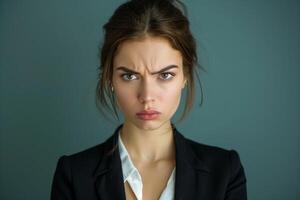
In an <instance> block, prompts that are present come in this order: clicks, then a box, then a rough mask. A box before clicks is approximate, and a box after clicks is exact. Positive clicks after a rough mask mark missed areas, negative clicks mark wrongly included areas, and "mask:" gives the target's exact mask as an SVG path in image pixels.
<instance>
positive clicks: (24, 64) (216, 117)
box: [0, 0, 300, 200]
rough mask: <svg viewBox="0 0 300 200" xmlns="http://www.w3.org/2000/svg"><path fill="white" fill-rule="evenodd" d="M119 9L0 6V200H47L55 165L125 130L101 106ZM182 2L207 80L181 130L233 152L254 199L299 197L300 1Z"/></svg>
mask: <svg viewBox="0 0 300 200" xmlns="http://www.w3.org/2000/svg"><path fill="white" fill-rule="evenodd" d="M122 2H124V1H120V0H118V1H117V0H114V1H103V0H102V1H100V0H98V1H96V0H90V1H79V0H72V1H67V0H51V1H46V0H26V1H25V0H2V1H1V3H0V67H1V71H0V89H1V91H0V109H1V110H0V111H1V112H0V113H1V114H0V131H1V135H0V139H1V140H0V141H1V143H0V156H1V160H0V161H1V164H0V178H1V179H0V181H1V182H0V199H3V200H10V199H13V200H21V199H28V200H29V199H30V200H32V199H39V200H40V199H49V194H50V189H51V182H52V177H53V173H54V170H55V167H56V164H57V159H58V157H59V156H61V155H68V154H72V153H76V152H78V151H81V150H84V149H86V148H89V147H91V146H94V145H96V144H99V143H101V142H103V141H104V140H105V139H106V138H107V137H109V136H110V135H111V134H112V133H113V131H114V129H115V127H116V126H117V125H118V124H119V122H112V123H111V122H108V121H105V120H104V118H103V116H102V115H101V113H99V111H97V109H96V106H95V101H94V98H95V87H96V83H97V72H98V71H97V67H98V65H99V64H98V57H97V54H98V46H99V45H100V44H101V41H102V36H103V32H102V25H103V24H104V23H105V22H106V21H107V20H108V17H109V16H110V15H111V14H112V13H113V11H114V10H115V9H116V7H117V6H118V5H119V4H120V3H122ZM184 2H185V4H186V6H187V8H188V10H189V18H190V21H191V29H192V31H193V33H194V35H195V37H196V38H197V42H198V45H199V57H200V59H201V61H200V63H201V64H202V65H203V66H204V67H205V68H206V69H207V73H205V74H202V75H201V78H202V82H203V87H204V104H203V106H202V107H199V106H197V104H198V103H199V102H200V93H199V87H198V86H197V89H198V95H197V98H196V104H195V106H194V108H193V110H192V112H191V113H190V115H189V117H188V118H187V119H186V120H185V121H184V122H183V123H181V124H178V125H177V128H178V129H179V131H181V132H182V133H183V134H184V135H185V136H186V137H188V138H191V139H194V140H196V141H198V142H201V143H205V144H210V145H214V146H219V147H223V148H226V149H235V150H237V151H238V152H239V155H240V157H241V161H242V163H243V165H244V168H245V171H246V176H247V180H248V182H247V186H248V198H249V199H253V200H266V199H272V200H282V199H288V200H296V199H300V179H299V178H300V159H299V158H300V156H299V152H300V145H299V144H300V104H299V103H300V78H299V75H300V68H299V67H300V65H299V64H300V55H299V52H300V43H299V42H300V41H299V40H300V39H299V38H300V37H299V35H300V22H299V21H300V20H299V19H300V1H296V0H295V1H292V0H287V1H282V0H280V1H279V0H277V1H276V0H274V1H261V0H251V1H250V0H248V1H241V0H240V1H238V0H227V1H224V0H219V1H215V0H198V1H196V0H186V1H184ZM181 108H182V105H181V107H180V108H179V110H180V109H181ZM179 110H178V113H176V116H180V114H181V112H179ZM181 110H182V109H181ZM176 116H175V117H176Z"/></svg>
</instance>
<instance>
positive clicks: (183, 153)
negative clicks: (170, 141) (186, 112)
mask: <svg viewBox="0 0 300 200" xmlns="http://www.w3.org/2000/svg"><path fill="white" fill-rule="evenodd" d="M173 133H174V140H175V148H176V174H175V200H187V199H205V193H206V192H207V191H205V189H206V188H205V184H206V183H207V180H208V178H209V175H210V170H209V168H208V167H207V166H206V165H205V164H204V163H203V161H202V160H201V158H199V157H197V156H196V155H195V153H194V151H193V150H192V148H191V146H190V145H189V144H188V141H187V139H186V138H184V136H183V135H182V134H181V133H179V131H177V129H176V128H175V127H174V128H173Z"/></svg>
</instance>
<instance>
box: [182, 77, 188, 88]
mask: <svg viewBox="0 0 300 200" xmlns="http://www.w3.org/2000/svg"><path fill="white" fill-rule="evenodd" d="M186 83H187V80H186V79H184V81H183V85H182V89H184V88H185V86H186Z"/></svg>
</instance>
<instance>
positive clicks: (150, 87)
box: [138, 79, 155, 106]
mask: <svg viewBox="0 0 300 200" xmlns="http://www.w3.org/2000/svg"><path fill="white" fill-rule="evenodd" d="M154 90H155V87H154V84H153V83H151V82H150V80H146V79H144V80H143V81H142V82H141V84H140V86H139V92H138V99H139V101H140V102H141V103H142V104H146V105H148V104H151V103H153V102H154V100H155V97H154V93H155V91H154ZM149 106H151V105H149Z"/></svg>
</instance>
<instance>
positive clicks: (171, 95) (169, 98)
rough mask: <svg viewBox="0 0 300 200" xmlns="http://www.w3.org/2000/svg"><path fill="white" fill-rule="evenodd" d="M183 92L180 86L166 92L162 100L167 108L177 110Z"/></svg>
mask: <svg viewBox="0 0 300 200" xmlns="http://www.w3.org/2000/svg"><path fill="white" fill-rule="evenodd" d="M181 91H182V90H181V87H180V86H179V85H178V86H176V87H171V88H169V89H168V90H167V91H166V92H164V94H163V96H162V99H163V102H164V104H165V106H166V107H168V108H169V109H176V108H177V107H178V105H179V102H180V98H181Z"/></svg>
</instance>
